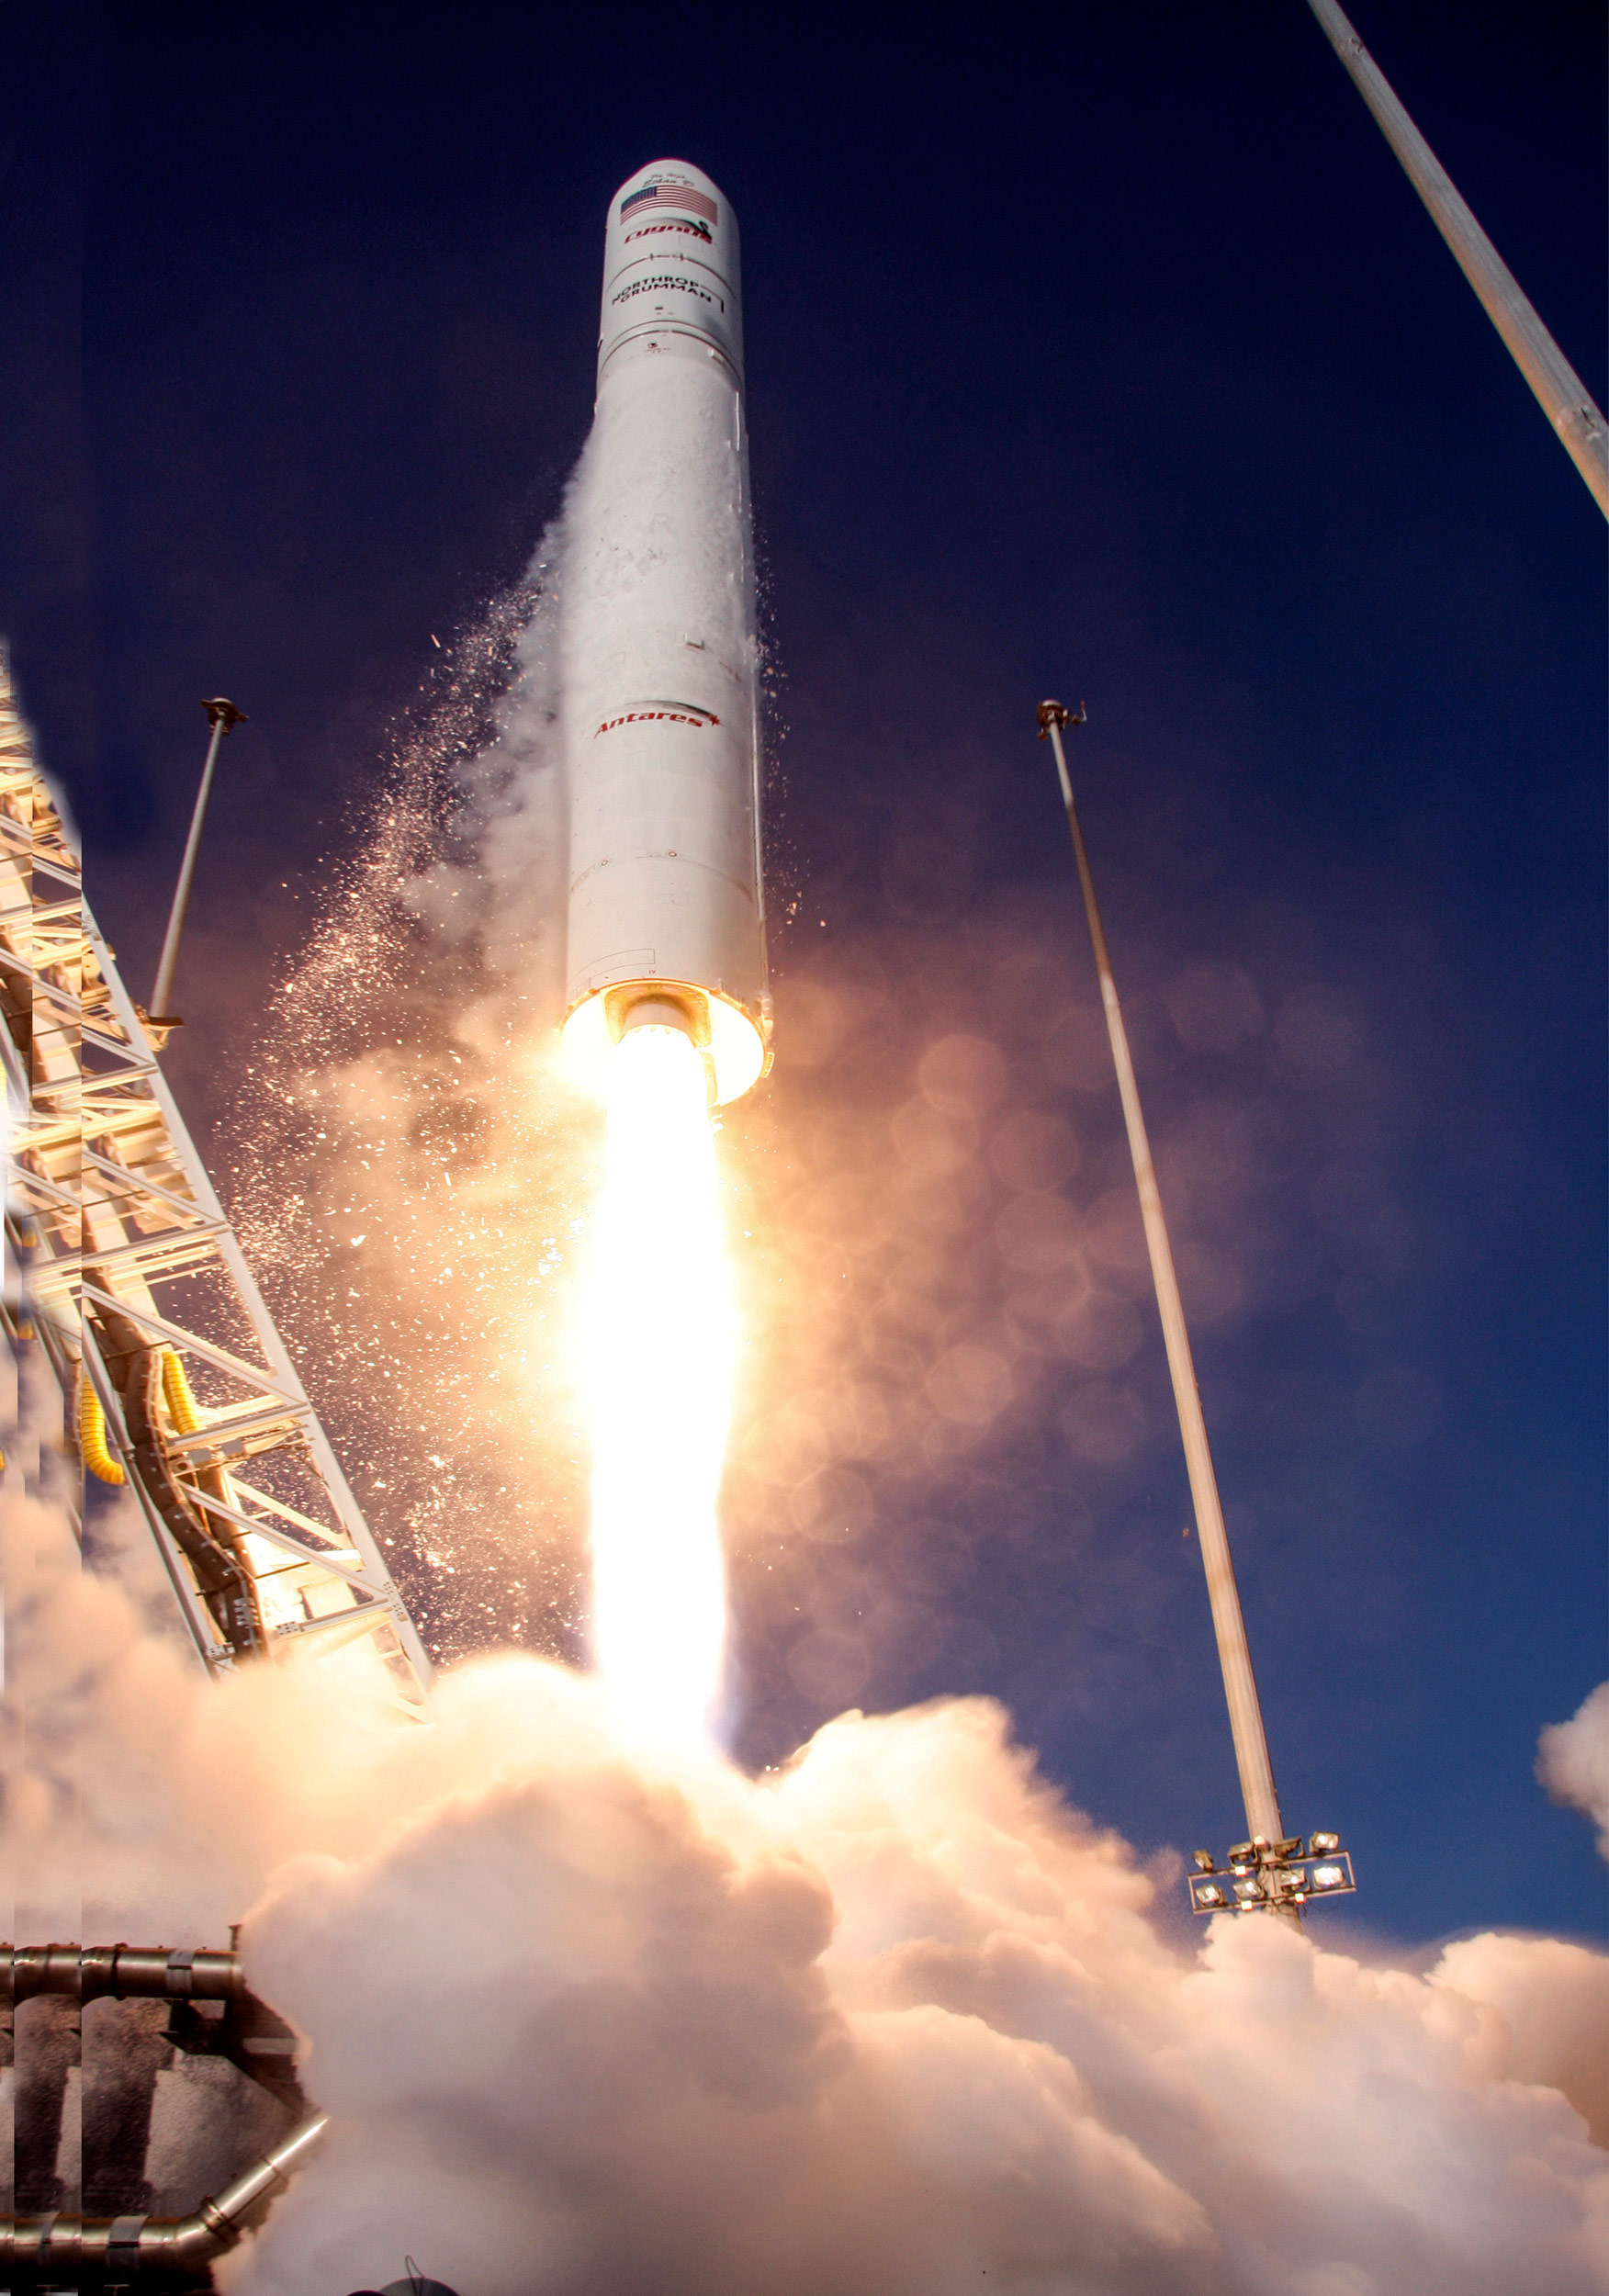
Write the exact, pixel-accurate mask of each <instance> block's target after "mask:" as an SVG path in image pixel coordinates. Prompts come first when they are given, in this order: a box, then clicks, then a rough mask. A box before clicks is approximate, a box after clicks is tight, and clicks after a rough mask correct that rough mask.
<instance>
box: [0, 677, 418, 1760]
mask: <svg viewBox="0 0 1609 2296" xmlns="http://www.w3.org/2000/svg"><path fill="white" fill-rule="evenodd" d="M0 1020H3V1022H4V1025H3V1026H0V1059H3V1061H4V1064H5V1071H6V1101H7V1115H8V1172H7V1194H6V1244H7V1254H6V1256H7V1263H8V1265H7V1268H6V1277H7V1280H6V1286H5V1328H6V1338H7V1340H8V1341H9V1343H10V1345H11V1348H12V1350H13V1353H14V1357H15V1359H16V1361H17V1368H18V1371H19V1374H21V1375H22V1384H23V1385H24V1386H26V1385H27V1384H28V1377H27V1375H28V1371H29V1370H30V1369H35V1368H37V1371H38V1373H39V1375H41V1377H40V1378H39V1388H40V1389H41V1390H42V1391H43V1392H44V1393H46V1394H47V1395H53V1394H56V1393H59V1397H60V1402H61V1408H62V1451H63V1454H64V1456H65V1458H66V1459H67V1461H68V1462H69V1464H70V1466H73V1467H76V1469H77V1470H78V1471H77V1472H76V1473H75V1474H71V1475H70V1476H69V1477H68V1479H67V1481H68V1490H67V1500H68V1503H69V1505H70V1506H73V1504H74V1503H75V1502H76V1503H77V1509H76V1511H77V1514H78V1515H79V1518H80V1520H82V1497H83V1491H84V1474H85V1473H87V1474H90V1475H93V1476H96V1477H97V1478H98V1479H99V1480H101V1481H103V1482H106V1483H110V1484H127V1485H128V1486H129V1489H130V1491H131V1492H132V1495H133V1497H134V1498H135V1500H136V1501H137V1502H138V1503H139V1506H140V1509H141V1513H142V1514H143V1516H144V1518H145V1521H146V1523H147V1525H149V1527H150V1530H151V1534H152V1537H153V1539H154V1540H155V1542H156V1546H157V1549H158V1552H159V1553H160V1555H161V1557H162V1559H163V1563H164V1565H165V1566H166V1570H167V1573H168V1576H169V1578H170V1580H171V1581H172V1583H173V1587H174V1593H175V1595H176V1596H177V1599H178V1604H179V1608H180V1610H181V1612H182V1613H183V1615H184V1619H185V1623H186V1626H187V1628H188V1630H189V1633H190V1636H191V1638H192V1639H193V1641H194V1643H195V1645H196V1648H197V1651H198V1653H199V1655H200V1657H201V1659H202V1660H203V1661H204V1662H205V1663H206V1665H207V1666H208V1668H209V1669H210V1670H211V1671H214V1672H224V1671H228V1670H229V1669H231V1668H232V1667H234V1666H236V1665H238V1664H241V1663H242V1662H245V1661H250V1660H288V1659H291V1658H293V1656H295V1657H298V1658H299V1657H303V1656H308V1657H310V1656H313V1655H318V1656H321V1657H327V1656H329V1655H331V1654H332V1653H334V1652H336V1651H342V1652H345V1653H348V1654H349V1655H348V1657H347V1659H346V1660H345V1663H346V1664H348V1665H356V1666H359V1667H361V1668H366V1669H370V1670H373V1671H374V1673H375V1676H376V1680H377V1683H378V1684H379V1685H380V1686H382V1687H383V1690H384V1692H385V1694H386V1695H387V1696H388V1698H389V1700H390V1701H391V1702H392V1703H393V1704H394V1705H397V1706H399V1707H400V1709H401V1710H402V1712H403V1713H405V1714H407V1715H409V1716H413V1717H416V1718H419V1719H423V1718H425V1716H426V1715H427V1712H428V1686H429V1683H430V1675H431V1667H430V1660H429V1659H428V1658H427V1657H426V1655H425V1651H424V1649H423V1646H422V1643H421V1641H420V1639H419V1636H418V1633H417V1631H416V1630H415V1628H414V1626H413V1622H412V1620H411V1618H410V1617H409V1615H408V1612H407V1609H406V1607H405V1605H404V1604H403V1602H402V1598H401V1596H400V1595H399V1593H398V1591H397V1589H396V1587H395V1586H394V1584H393V1583H392V1581H391V1577H390V1574H389V1572H388V1570H387V1569H386V1567H385V1564H384V1561H383V1560H382V1559H381V1556H380V1553H379V1550H378V1548H377V1546H376V1543H375V1540H374V1537H373V1536H372V1535H371V1533H370V1531H369V1528H368V1525H366V1522H365V1521H364V1518H363V1515H362V1514H361V1512H360V1510H359V1508H358V1505H357V1502H356V1500H355V1499H354V1496H353V1494H352V1491H350V1490H349V1488H348V1486H347V1482H346V1479H345V1477H344V1476H343V1473H342V1471H341V1469H340V1466H339V1465H338V1463H337V1461H336V1458H335V1455H334V1452H333V1451H332V1448H331V1446H330V1441H329V1438H328V1436H327V1435H325V1433H324V1430H323V1428H322V1427H321V1424H320V1423H319V1420H318V1417H317V1415H316V1413H315V1412H314V1411H313V1408H312V1405H311V1404H310V1403H309V1401H308V1398H307V1395H306V1392H305V1390H303V1387H302V1384H301V1381H300V1379H298V1376H297V1373H296V1369H295V1367H294V1366H293V1365H292V1363H291V1360H290V1357H289V1356H288V1355H287V1352H286V1348H285V1345H284V1342H283V1341H282V1340H281V1338H280V1336H279V1334H278V1332H277V1331H276V1329H275V1326H274V1322H273V1319H272V1317H271V1316H270V1315H269V1313H268V1310H267V1308H266V1306H265V1305H264V1300H263V1297H262V1294H261V1293H260V1292H259V1290H258V1289H257V1286H256V1283H255V1281H254V1279H253V1276H252V1273H251V1270H250V1269H249V1267H248V1266H247V1265H246V1261H245V1256H244V1255H243V1254H242V1250H241V1246H240V1243H239V1240H238V1239H237V1237H236V1235H235V1233H234V1231H233V1230H232V1228H231V1225H230V1223H229V1221H228V1219H227V1217H226V1215H225V1213H224V1211H223V1209H222V1206H221V1205H220V1204H219V1199H218V1197H217V1195H216V1194H215V1192H214V1190H213V1187H212V1184H211V1181H210V1180H209V1179H208V1176H207V1172H206V1169H205V1167H204V1166H203V1165H202V1163H201V1160H200V1157H199V1156H198V1155H197V1153H196V1149H195V1146H194V1144H193V1143H192V1142H191V1140H190V1137H189V1134H188V1132H187V1131H186V1129H185V1124H184V1120H183V1119H182V1117H181V1116H180V1114H179V1112H178V1109H177V1108H176V1106H175V1104H174V1098H173V1096H172V1094H171V1093H170V1092H169V1090H168V1087H167V1085H166V1082H165V1081H164V1079H163V1074H162V1070H161V1068H160V1066H159V1065H158V1063H157V1060H156V1057H155V1054H154V1052H153V1051H152V1046H151V1042H150V1040H149V1038H148V1036H147V1034H146V1031H145V1030H144V1028H143V1026H142V1025H141V1019H140V1018H139V1016H138V1014H137V1013H136V1010H135V1007H134V1006H133V1004H132V1003H131V1001H130V1000H129V995H128V992H127V990H126V989H125V987H124V985H123V983H122V981H121V980H120V978H119V977H118V971H117V967H116V965H115V964H114V962H113V961H112V956H111V952H110V951H109V950H108V949H107V944H106V942H105V940H103V939H102V937H101V934H100V932H99V930H98V929H97V927H96V922H95V919H94V917H93V916H92V915H91V913H90V909H89V906H88V904H87V903H86V902H85V900H84V886H83V878H82V872H81V868H80V862H79V857H78V855H77V854H76V853H75V852H74V850H73V846H72V842H71V840H70V838H69V837H68V836H67V834H66V832H65V830H64V828H63V825H62V819H61V816H60V815H59V813H58V811H57V808H56V805H55V803H54V801H53V799H52V797H51V792H50V789H49V787H48V786H47V784H46V783H45V782H44V781H43V779H42V778H41V776H40V775H39V771H38V770H37V767H36V765H35V762H34V758H33V753H32V748H31V743H30V740H29V737H28V729H27V727H26V726H25V725H24V724H23V722H22V719H21V718H20V716H19V715H18V714H17V705H16V702H15V698H14V695H13V692H12V686H11V680H10V674H9V670H8V668H7V667H6V664H5V661H4V658H3V657H0ZM30 1358H32V1359H33V1362H32V1364H31V1365H30V1362H29V1359H30ZM41 1359H42V1360H41ZM47 1372H48V1374H49V1375H50V1376H49V1377H44V1376H42V1375H44V1374H46V1373H47ZM46 1444H47V1446H51V1437H50V1436H49V1435H48V1436H47V1438H46Z"/></svg>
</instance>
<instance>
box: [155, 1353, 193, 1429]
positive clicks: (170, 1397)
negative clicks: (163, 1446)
mask: <svg viewBox="0 0 1609 2296" xmlns="http://www.w3.org/2000/svg"><path fill="white" fill-rule="evenodd" d="M162 1391H163V1399H164V1401H166V1403H167V1407H168V1416H169V1417H170V1418H171V1419H172V1421H173V1423H174V1434H175V1435H194V1434H195V1433H196V1431H197V1428H198V1427H199V1426H200V1424H201V1414H200V1412H198V1411H197V1409H196V1398H195V1397H194V1396H193V1395H192V1394H191V1392H190V1382H189V1379H187V1378H186V1373H185V1367H184V1365H183V1363H182V1362H181V1361H180V1360H179V1358H178V1356H175V1355H174V1351H173V1349H172V1348H171V1347H164V1348H163V1356H162Z"/></svg>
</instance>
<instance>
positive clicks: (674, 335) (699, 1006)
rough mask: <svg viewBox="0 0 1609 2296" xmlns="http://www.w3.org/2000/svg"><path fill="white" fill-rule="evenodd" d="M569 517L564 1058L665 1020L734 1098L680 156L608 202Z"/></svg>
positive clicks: (734, 955) (734, 923)
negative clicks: (687, 1037) (585, 422)
mask: <svg viewBox="0 0 1609 2296" xmlns="http://www.w3.org/2000/svg"><path fill="white" fill-rule="evenodd" d="M569 521H570V534H569V541H568V549H567V553H566V558H565V589H564V594H563V598H562V602H561V628H562V640H561V642H562V646H563V671H564V676H563V691H564V695H565V701H564V711H565V724H564V737H565V749H566V758H567V762H568V782H569V792H570V893H569V951H568V996H567V1004H568V1018H567V1019H566V1023H565V1041H566V1045H567V1048H568V1049H569V1051H570V1052H571V1053H572V1054H573V1055H574V1056H576V1058H577V1059H578V1061H579V1064H580V1065H581V1066H582V1067H583V1068H585V1067H589V1066H591V1067H592V1068H593V1069H594V1070H596V1069H597V1067H598V1066H599V1065H601V1064H602V1060H603V1059H604V1057H605V1056H606V1055H607V1052H608V1049H609V1046H610V1044H611V1043H612V1042H613V1041H618V1039H619V1037H620V1034H621V1032H622V1030H623V1029H624V1028H625V1027H626V1026H628V1025H631V1024H632V1022H633V1017H634V1014H635V1015H636V1018H638V1019H650V1018H651V1019H655V1020H658V1021H663V1020H664V1019H666V1017H667V1015H668V1014H669V1016H670V1017H671V1018H672V1019H673V1020H674V1021H675V1022H676V1025H682V1026H685V1027H686V1028H687V1030H688V1031H689V1033H690V1034H691V1035H692V1039H693V1041H694V1042H695V1043H696V1044H698V1045H699V1046H700V1047H701V1049H702V1050H703V1052H705V1055H706V1068H707V1070H708V1073H709V1075H710V1079H711V1085H712V1088H713V1091H714V1097H715V1098H717V1099H719V1100H731V1099H735V1098H736V1097H737V1095H738V1094H739V1093H741V1092H745V1091H747V1090H748V1086H750V1085H751V1084H753V1083H754V1081H755V1079H756V1078H757V1077H758V1076H759V1075H762V1074H763V1073H764V1071H765V1069H766V1067H767V1066H768V1065H769V1064H770V1041H771V998H770V994H769V988H768V983H767V974H766V949H765V912H764V901H763V895H762V889H761V857H760V831H759V738H758V727H757V723H756V669H757V654H756V643H755V631H754V618H755V617H754V557H753V546H752V539H751V535H750V526H749V506H748V438H747V433H746V426H745V421H744V408H743V324H742V311H741V303H740V287H739V275H738V250H737V221H736V219H735V218H734V216H733V214H732V210H731V208H730V207H729V206H728V204H727V202H726V197H725V196H724V195H723V194H722V193H721V192H720V191H719V190H718V189H717V188H716V186H714V184H713V183H711V181H710V179H709V177H708V176H707V175H704V174H701V173H700V172H699V170H698V169H697V168H693V167H688V166H685V165H683V164H682V163H681V162H680V161H670V160H666V161H660V162H658V163H656V164H655V165H653V166H651V167H647V168H645V169H643V170H642V171H641V173H640V174H636V175H634V176H633V177H632V178H631V179H630V180H629V181H628V182H627V183H625V184H624V185H623V186H621V189H620V190H619V191H618V192H617V193H616V194H615V197H614V198H613V201H612V202H611V205H610V210H609V226H608V233H607V238H606V241H605V255H604V265H603V324H602V334H601V337H600V341H599V346H598V400H597V410H596V415H595V419H594V423H593V430H592V435H591V439H590V440H589V442H588V446H587V452H586V455H585V456H584V457H583V460H582V465H581V468H580V472H579V477H578V479H577V483H576V488H575V491H574V493H573V495H572V497H571V501H570V506H569ZM650 1007H652V1009H651V1010H650Z"/></svg>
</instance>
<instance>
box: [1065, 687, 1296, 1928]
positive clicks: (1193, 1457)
mask: <svg viewBox="0 0 1609 2296" xmlns="http://www.w3.org/2000/svg"><path fill="white" fill-rule="evenodd" d="M1081 717H1082V713H1080V718H1081ZM1039 721H1040V738H1041V741H1042V740H1043V739H1044V737H1046V735H1047V734H1048V735H1049V737H1050V739H1051V741H1052V745H1053V747H1054V748H1055V752H1056V772H1057V775H1058V776H1059V778H1060V780H1061V783H1062V802H1063V805H1065V806H1066V808H1067V826H1068V827H1069V828H1070V829H1071V830H1072V832H1073V850H1074V853H1075V856H1076V858H1077V861H1078V881H1079V883H1080V884H1081V885H1082V886H1083V887H1084V910H1085V915H1086V917H1088V919H1089V937H1090V939H1091V940H1092V941H1093V942H1094V943H1095V969H1096V971H1097V974H1099V976H1100V997H1101V1003H1102V1004H1103V1005H1104V1006H1105V1007H1106V1020H1107V1033H1108V1035H1109V1036H1110V1038H1111V1041H1112V1060H1113V1062H1114V1063H1115V1064H1116V1067H1117V1071H1118V1090H1119V1092H1120V1095H1121V1096H1122V1102H1123V1121H1124V1122H1125V1124H1126V1125H1127V1126H1128V1128H1129V1154H1130V1155H1131V1157H1132V1159H1133V1163H1134V1180H1135V1184H1136V1186H1137V1187H1138V1188H1139V1190H1140V1217H1141V1218H1142V1221H1144V1223H1145V1244H1146V1249H1147V1250H1148V1251H1149V1253H1150V1255H1151V1274H1152V1279H1153V1282H1154V1284H1155V1286H1156V1305H1157V1308H1158V1311H1160V1313H1161V1316H1162V1335H1163V1338H1164V1340H1165V1343H1166V1345H1167V1367H1168V1369H1169V1371H1170V1372H1171V1373H1172V1375H1173V1390H1174V1401H1175V1402H1176V1405H1177V1406H1178V1414H1179V1433H1180V1435H1182V1436H1183V1438H1184V1445H1185V1465H1186V1468H1187V1470H1188V1473H1189V1478H1190V1496H1191V1498H1192V1499H1193V1500H1194V1502H1195V1506H1196V1530H1197V1535H1198V1538H1199V1540H1200V1544H1201V1560H1202V1562H1203V1564H1204V1565H1205V1566H1206V1570H1207V1593H1208V1598H1209V1600H1210V1603H1211V1604H1212V1626H1213V1630H1214V1632H1215V1633H1216V1635H1217V1637H1218V1656H1219V1660H1220V1662H1221V1665H1222V1668H1223V1692H1224V1696H1225V1697H1226V1699H1227V1700H1228V1702H1229V1727H1230V1730H1231V1733H1232V1736H1233V1739H1234V1758H1235V1761H1236V1762H1237V1764H1238V1765H1239V1768H1240V1782H1241V1793H1242V1795H1243V1797H1244V1800H1245V1806H1246V1831H1247V1833H1248V1834H1249V1835H1250V1836H1251V1838H1252V1840H1254V1841H1255V1840H1258V1839H1259V1838H1260V1839H1261V1840H1263V1841H1265V1842H1268V1843H1274V1842H1277V1841H1278V1840H1279V1839H1280V1836H1281V1834H1282V1833H1283V1831H1284V1829H1283V1826H1282V1825H1281V1822H1280V1817H1279V1796H1278V1795H1277V1792H1276V1791H1275V1786H1274V1765H1273V1763H1272V1762H1271V1761H1269V1759H1268V1740H1267V1738H1266V1735H1265V1732H1264V1729H1263V1709H1262V1706H1261V1705H1259V1703H1258V1699H1257V1684H1256V1679H1255V1676H1254V1674H1253V1672H1252V1653H1251V1649H1250V1647H1249V1645H1248V1644H1247V1641H1246V1624H1245V1620H1244V1618H1243V1616H1242V1615H1241V1604H1240V1590H1239V1588H1238V1587H1237V1586H1236V1584H1235V1580H1234V1565H1233V1563H1232V1561H1231V1560H1230V1554H1229V1533H1228V1532H1227V1531H1226V1530H1225V1528H1224V1525H1223V1509H1222V1507H1221V1504H1220V1503H1219V1498H1218V1478H1217V1476H1216V1474H1214V1472H1213V1469H1212V1452H1211V1449H1210V1446H1209V1444H1208V1441H1207V1422H1206V1420H1205V1419H1204V1417H1203V1416H1202V1412H1201V1398H1200V1394H1199V1392H1198V1390H1197V1386H1196V1366H1195V1363H1194V1360H1193V1359H1192V1357H1191V1355H1190V1335H1189V1333H1188V1332H1187V1330H1186V1328H1185V1311H1184V1307H1183V1304H1182V1302H1181V1301H1180V1299H1179V1283H1178V1277H1177V1276H1176V1274H1175V1273H1174V1260H1173V1249H1172V1246H1171V1245H1170V1244H1169V1243H1168V1240H1167V1221H1165V1219H1164V1217H1163V1211H1162V1195H1161V1191H1160V1190H1159V1189H1158V1187H1157V1185H1156V1170H1155V1167H1154V1165H1153V1164H1152V1161H1151V1142H1149V1140H1148V1139H1147V1138H1146V1135H1145V1119H1144V1117H1143V1116H1142V1114H1141V1111H1140V1088H1139V1086H1137V1085H1136V1083H1135V1081H1134V1064H1133V1062H1132V1061H1131V1059H1130V1057H1129V1038H1128V1033H1127V1031H1126V1030H1125V1029H1124V1027H1123V1015H1122V1010H1121V1008H1120V1006H1119V1003H1118V986H1117V983H1116V981H1114V979H1113V978H1112V961H1111V958H1110V956H1109V955H1108V951H1107V940H1106V931H1105V929H1104V928H1103V926H1102V924H1101V921H1100V909H1099V907H1098V906H1097V902H1096V898H1095V880H1094V878H1093V877H1092V876H1091V875H1090V873H1089V856H1088V854H1087V853H1086V851H1085V850H1084V832H1083V830H1082V828H1081V827H1079V823H1078V808H1077V806H1076V805H1075V804H1074V802H1073V783H1072V781H1071V779H1070V778H1069V776H1068V772H1067V759H1066V755H1065V753H1064V751H1063V748H1062V728H1063V726H1065V725H1067V724H1068V723H1069V722H1079V721H1070V720H1069V716H1068V713H1067V711H1066V710H1065V709H1064V708H1063V705H1062V703H1060V702H1041V703H1040V709H1039ZM1280 1910H1282V1911H1287V1912H1289V1913H1291V1914H1292V1915H1294V1912H1295V1909H1294V1908H1281V1909H1280Z"/></svg>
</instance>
